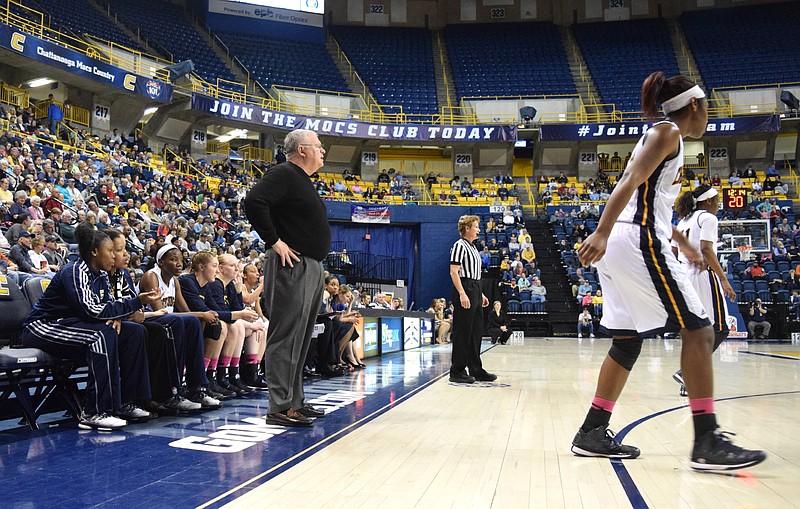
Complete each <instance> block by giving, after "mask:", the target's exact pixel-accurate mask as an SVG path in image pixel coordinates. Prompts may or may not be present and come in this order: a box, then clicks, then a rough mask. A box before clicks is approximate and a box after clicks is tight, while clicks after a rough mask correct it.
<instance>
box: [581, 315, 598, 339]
mask: <svg viewBox="0 0 800 509" xmlns="http://www.w3.org/2000/svg"><path fill="white" fill-rule="evenodd" d="M584 334H589V337H590V338H593V337H594V319H593V318H592V315H591V314H590V313H589V309H588V308H583V311H581V314H579V315H578V339H580V338H582V337H583V335H584Z"/></svg>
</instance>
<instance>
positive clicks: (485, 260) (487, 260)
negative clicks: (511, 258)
mask: <svg viewBox="0 0 800 509" xmlns="http://www.w3.org/2000/svg"><path fill="white" fill-rule="evenodd" d="M491 259H492V258H491V253H489V248H488V247H485V246H484V248H483V251H481V266H482V267H483V270H489V266H490V264H491ZM507 259H508V257H507V256H506V257H505V258H504V260H503V261H505V260H507ZM500 269H501V270H502V269H503V264H502V263H501V264H500Z"/></svg>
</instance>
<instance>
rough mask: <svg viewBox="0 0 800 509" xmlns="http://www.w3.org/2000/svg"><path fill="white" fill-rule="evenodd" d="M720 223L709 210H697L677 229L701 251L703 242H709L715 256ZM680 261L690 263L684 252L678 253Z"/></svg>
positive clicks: (680, 223) (680, 222) (682, 220)
mask: <svg viewBox="0 0 800 509" xmlns="http://www.w3.org/2000/svg"><path fill="white" fill-rule="evenodd" d="M718 224H719V221H718V220H717V216H715V215H714V214H712V213H710V212H708V211H707V210H695V211H694V212H692V213H691V215H689V217H686V218H683V219H681V220H680V221H679V222H678V226H677V227H676V228H677V229H678V231H679V232H681V233H682V234H683V236H684V237H686V240H688V241H689V244H690V245H692V246H694V247H695V248H697V249H698V250H700V246H701V244H700V243H701V242H702V241H704V240H707V241H709V242H711V244H712V245H713V247H714V254H716V253H717V227H718ZM678 260H680V261H681V263H689V260H687V259H686V256H685V255H684V254H683V253H682V252H678Z"/></svg>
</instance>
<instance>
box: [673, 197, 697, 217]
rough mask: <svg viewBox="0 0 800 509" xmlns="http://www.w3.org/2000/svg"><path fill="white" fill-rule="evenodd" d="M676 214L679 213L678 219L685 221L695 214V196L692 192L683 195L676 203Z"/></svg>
mask: <svg viewBox="0 0 800 509" xmlns="http://www.w3.org/2000/svg"><path fill="white" fill-rule="evenodd" d="M675 212H677V213H678V219H685V218H687V217H689V216H690V215H692V212H694V196H692V192H691V191H686V192H685V193H683V194H681V195H680V196H679V197H678V199H677V200H676V201H675Z"/></svg>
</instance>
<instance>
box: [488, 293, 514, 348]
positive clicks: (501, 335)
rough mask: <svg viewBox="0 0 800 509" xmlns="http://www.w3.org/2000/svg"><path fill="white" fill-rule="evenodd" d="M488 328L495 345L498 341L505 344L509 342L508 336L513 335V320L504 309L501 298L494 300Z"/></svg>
mask: <svg viewBox="0 0 800 509" xmlns="http://www.w3.org/2000/svg"><path fill="white" fill-rule="evenodd" d="M486 330H487V331H488V332H489V335H490V336H491V337H492V344H493V345H494V344H496V343H498V342H499V343H500V344H501V345H505V344H506V343H507V342H508V338H509V337H511V332H512V330H511V322H510V321H509V320H508V316H507V315H506V313H505V312H504V311H503V305H502V304H501V303H500V301H499V300H496V301H494V304H493V305H492V310H491V311H489V321H488V324H487V327H486Z"/></svg>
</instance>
